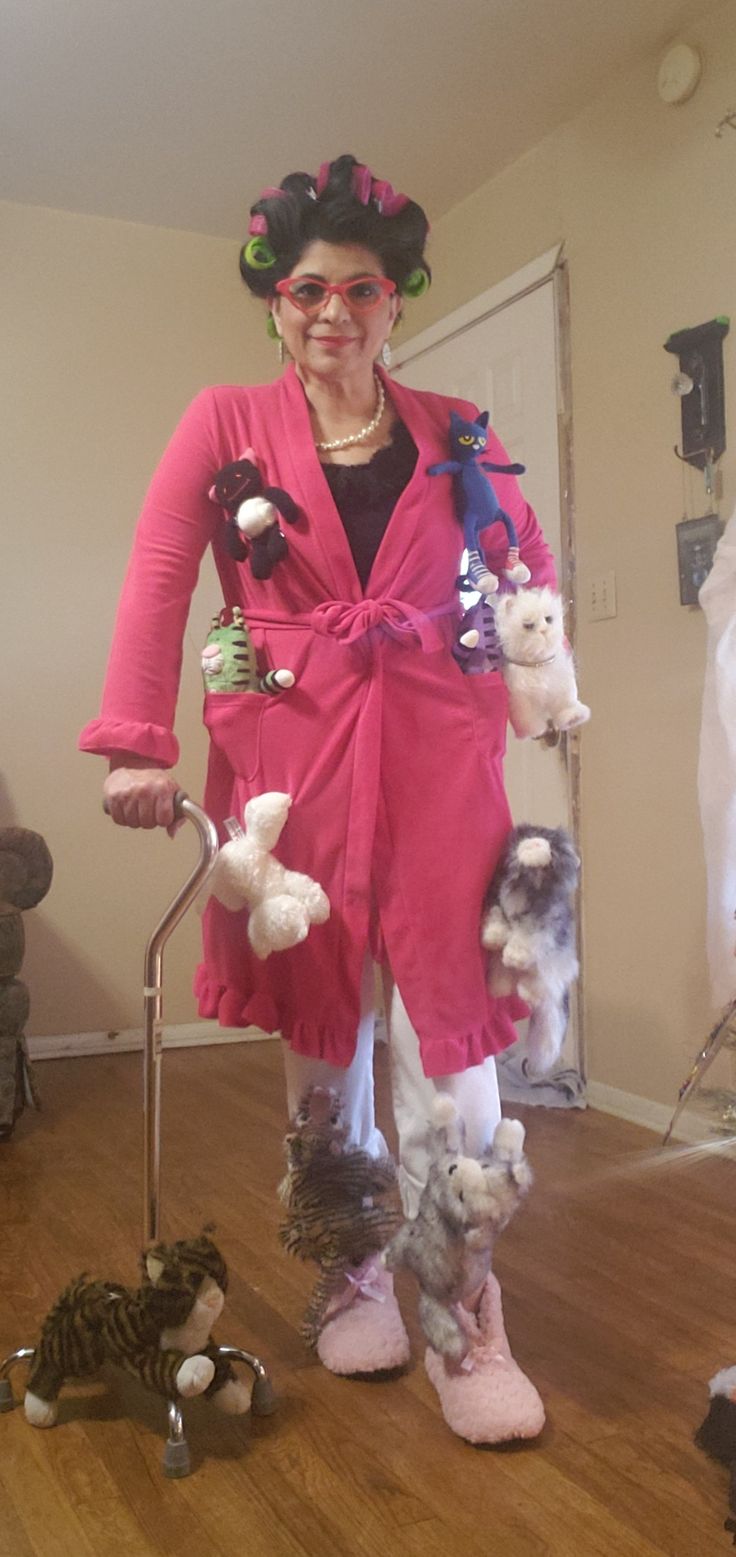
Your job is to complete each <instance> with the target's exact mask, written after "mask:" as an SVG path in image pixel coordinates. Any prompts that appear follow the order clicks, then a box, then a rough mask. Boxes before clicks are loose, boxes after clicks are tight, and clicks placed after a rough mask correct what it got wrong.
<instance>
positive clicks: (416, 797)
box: [80, 367, 554, 1076]
mask: <svg viewBox="0 0 736 1557" xmlns="http://www.w3.org/2000/svg"><path fill="white" fill-rule="evenodd" d="M386 385H387V389H388V391H389V393H390V395H391V398H392V400H393V402H394V405H395V407H396V411H397V413H398V415H399V416H400V417H401V418H402V420H403V421H404V422H405V423H406V426H407V427H408V429H409V431H410V433H411V435H412V437H413V439H414V441H415V443H416V445H417V448H418V450H419V458H418V460H417V465H416V470H415V472H414V475H413V477H412V479H411V481H410V482H409V484H408V486H407V487H406V489H405V490H404V492H403V493H402V495H401V497H400V498H399V501H398V503H397V504H396V507H395V509H394V511H393V514H392V516H391V520H390V522H389V526H388V529H387V531H386V533H385V535H384V538H383V541H382V543H381V546H380V549H379V552H378V555H377V557H376V560H375V563H374V565H373V570H372V572H371V576H370V580H369V583H368V588H367V590H366V592H365V594H364V593H363V591H362V590H361V586H360V582H359V580H358V576H357V574H356V571H355V567H354V565H353V560H352V556H351V552H350V548H349V545H348V541H347V538H346V536H345V532H344V530H343V527H342V523H341V521H340V516H339V514H338V512H337V510H336V508H335V506H334V504H333V501H332V498H331V495H330V492H329V489H328V486H327V483H326V481H325V479H324V476H323V474H322V471H321V469H320V465H319V460H318V456H317V453H316V450H315V447H314V442H313V438H312V433H311V429H310V422H309V416H308V410H307V404H306V400H305V397H304V392H303V390H302V387H301V384H300V382H299V380H298V378H297V376H296V374H295V372H294V369H293V368H291V367H290V368H289V369H288V370H287V371H286V373H285V374H284V376H283V378H281V379H279V380H278V381H277V382H276V383H274V384H266V385H261V386H259V387H257V388H250V389H244V388H237V387H234V388H230V387H226V388H218V389H206V390H204V391H203V392H202V393H201V394H200V395H198V396H197V398H196V399H195V400H194V402H193V403H192V405H191V406H190V407H189V410H188V411H187V412H186V414H185V415H184V417H183V418H182V421H181V422H180V424H179V427H178V428H177V430H176V432H175V434H174V436H173V438H172V440H171V443H170V444H169V446H168V448H167V450H166V453H165V454H164V457H163V459H162V461H161V464H160V466H159V468H158V470H157V472H156V475H155V476H154V479H153V482H152V484H151V488H150V491H149V493H148V497H147V500H146V503H145V506H144V510H143V514H142V516H141V520H140V523H139V526H138V530H137V533H136V538H135V545H134V548H133V554H132V557H131V561H130V566H129V570H128V574H127V578H126V581H125V586H124V589H123V594H122V598H121V602H120V607H119V611H118V617H117V624H116V628H115V636H114V641H113V646H112V652H111V657H110V664H109V668H108V675H107V680H106V685H105V691H104V698H103V706H102V715H101V718H100V719H99V720H95V721H93V723H92V724H90V725H88V726H87V728H86V729H85V730H84V732H83V734H82V737H81V740H80V745H81V747H82V749H83V750H85V751H92V752H99V753H102V754H104V755H107V754H109V753H110V752H112V751H116V750H125V751H132V752H137V753H140V754H141V755H143V756H148V757H150V758H151V760H152V762H153V763H156V764H158V765H161V766H164V767H169V766H172V765H173V764H174V763H175V762H176V760H177V757H178V745H177V742H176V739H175V736H174V734H173V723H174V713H175V706H176V698H177V692H178V686H179V675H180V666H181V656H182V639H183V634H184V627H185V623H186V619H187V612H188V609H189V603H190V598H191V594H192V590H193V588H194V585H195V583H196V579H197V573H198V568H199V563H200V559H201V557H202V554H203V552H204V550H205V547H206V546H207V545H208V544H211V545H212V547H213V550H214V555H215V559H216V564H217V568H218V572H219V575H220V579H221V582H222V590H223V601H224V603H226V604H227V605H230V606H232V605H240V606H242V608H243V611H244V613H245V617H246V620H247V622H248V624H249V627H250V629H251V633H252V636H253V639H254V642H255V645H256V649H257V652H258V656H259V661H260V663H261V668H262V669H266V668H268V667H287V668H289V669H291V670H293V671H294V674H295V676H296V685H295V686H294V687H293V688H292V689H291V690H290V691H287V692H284V693H281V694H279V695H276V696H268V695H258V694H255V693H249V692H240V693H217V692H210V693H207V694H206V695H205V700H204V719H205V723H206V725H207V728H208V730H209V732H210V737H211V748H210V761H209V767H208V775H207V786H206V793H205V799H204V804H205V807H206V809H207V811H208V812H209V814H210V815H211V816H212V817H213V819H214V820H215V821H216V823H217V824H218V827H219V829H220V834H221V837H224V836H225V835H224V831H223V828H222V823H223V822H224V819H225V818H226V817H228V816H231V815H234V816H238V817H241V818H242V813H243V807H244V805H245V802H246V800H247V799H248V798H249V796H251V795H256V794H259V793H262V792H263V791H264V790H272V789H276V790H286V791H287V792H288V793H289V794H290V795H291V796H292V797H293V805H292V808H291V811H290V814H289V819H288V821H287V824H286V828H285V829H284V832H283V834H282V837H281V840H280V842H279V845H278V850H277V853H278V856H279V858H280V859H281V860H282V862H283V863H284V864H285V865H287V866H288V867H290V868H292V869H295V870H302V871H306V872H307V874H308V875H310V876H313V877H315V878H316V880H318V881H319V882H320V883H321V884H322V886H323V887H324V888H325V891H326V892H327V894H328V896H329V899H330V903H331V908H332V912H331V916H330V919H329V921H328V922H327V924H324V925H320V926H314V927H313V928H312V929H311V930H310V933H309V936H308V938H307V940H306V941H304V942H303V943H302V944H301V945H300V946H297V947H294V948H293V949H292V950H290V951H286V952H279V953H275V954H274V955H272V956H271V957H269V958H268V959H267V960H266V961H265V962H259V961H257V960H256V959H255V958H254V956H253V954H252V952H251V950H250V946H249V942H248V939H247V936H246V922H247V919H246V915H245V913H238V914H232V913H230V912H228V911H227V910H226V909H224V908H222V907H221V905H220V904H219V903H217V902H214V901H212V902H211V903H210V905H209V907H208V909H207V912H206V915H205V923H204V961H203V963H202V964H201V966H200V967H199V969H198V970H197V975H196V982H195V989H196V993H197V996H198V999H199V1009H200V1013H201V1014H202V1015H203V1016H206V1017H219V1020H220V1022H221V1023H223V1024H224V1025H228V1026H238V1025H247V1024H249V1023H251V1022H252V1023H255V1024H257V1025H258V1026H260V1027H263V1028H265V1029H266V1030H267V1031H273V1030H276V1029H280V1030H281V1031H282V1032H283V1034H284V1036H285V1037H286V1038H287V1039H288V1041H289V1042H290V1043H291V1045H292V1046H293V1047H294V1048H295V1049H297V1050H298V1051H299V1052H301V1053H303V1054H307V1055H310V1056H321V1057H323V1058H325V1059H327V1060H329V1061H331V1062H332V1063H333V1064H336V1065H340V1066H346V1065H349V1063H350V1061H351V1059H352V1056H353V1053H354V1049H355V1041H356V1029H357V1025H358V1018H359V991H360V983H361V972H362V968H363V964H364V960H365V956H366V951H367V948H368V947H369V946H370V947H371V948H372V950H373V952H374V955H375V956H376V957H377V958H379V959H381V958H386V959H387V960H388V962H389V964H390V966H391V969H392V972H393V975H394V978H395V979H396V982H397V984H398V986H399V988H400V990H401V993H402V995H403V998H404V1001H405V1003H406V1007H407V1010H408V1013H409V1016H410V1018H411V1021H412V1023H413V1025H414V1027H415V1028H416V1031H417V1033H418V1034H419V1040H420V1044H421V1053H422V1061H423V1065H424V1069H425V1072H426V1074H427V1075H428V1076H437V1075H447V1074H451V1073H453V1072H457V1071H462V1070H465V1069H466V1068H467V1066H469V1065H477V1064H479V1063H480V1061H481V1060H482V1059H483V1058H484V1057H485V1056H486V1055H488V1054H494V1053H497V1052H498V1051H499V1050H501V1049H503V1048H505V1047H506V1046H507V1045H508V1044H510V1043H512V1042H513V1040H514V1038H515V1032H514V1028H513V1025H512V1017H513V1016H514V1015H516V1016H517V1017H518V1015H520V1014H522V1013H523V1008H520V1007H519V1005H518V1003H517V1004H515V1003H513V1002H512V1001H510V1000H494V999H493V998H492V997H491V996H490V995H489V993H488V990H487V988H486V981H485V954H484V952H483V951H482V948H481V945H480V939H479V925H480V914H481V904H482V901H483V895H484V892H485V890H486V887H487V885H488V882H489V880H490V877H491V875H492V873H493V870H494V867H495V864H496V861H497V859H498V855H499V852H500V849H501V846H502V844H503V841H504V838H505V836H506V834H507V832H508V829H509V826H510V814H509V808H508V803H507V800H506V795H505V792H504V787H503V773H502V764H503V754H504V749H505V738H506V710H507V696H506V690H505V687H504V684H503V681H502V679H501V676H500V675H499V674H498V673H495V672H494V673H490V674H488V675H472V676H464V675H463V674H462V672H461V671H460V669H459V667H458V666H457V664H456V663H455V661H454V659H453V657H452V654H451V653H450V645H451V644H452V642H453V639H454V635H455V632H456V629H457V622H458V618H459V601H458V595H457V591H456V588H455V579H456V575H457V571H458V564H459V560H460V555H461V549H462V531H461V528H460V525H459V524H458V520H457V519H456V517H455V513H454V510H453V498H452V479H451V477H449V476H439V477H430V476H428V475H427V467H428V466H429V465H431V464H432V463H433V462H436V461H440V460H444V459H447V457H448V428H449V415H450V410H451V409H453V408H454V409H457V410H459V411H460V413H461V414H462V415H467V416H473V415H474V414H475V410H474V407H472V406H470V405H468V404H467V403H466V402H464V401H456V400H450V399H448V398H446V397H445V396H441V395H434V394H426V393H419V392H417V391H414V390H408V389H406V388H402V386H401V385H400V384H398V383H394V382H393V381H389V380H386ZM248 448H252V449H253V450H254V451H255V453H256V456H257V459H258V463H259V467H260V470H261V472H262V474H263V477H264V480H265V482H266V483H267V484H268V485H275V486H280V487H283V488H285V489H286V491H287V492H289V493H290V494H291V496H292V497H293V498H294V499H295V500H296V502H297V503H298V504H299V506H300V510H301V516H300V518H299V520H298V522H297V523H296V524H295V525H293V526H286V527H285V533H286V535H287V539H288V544H289V555H288V557H287V558H286V559H285V560H284V561H282V562H279V563H278V564H277V565H276V567H275V569H274V572H273V576H272V577H271V578H270V579H269V580H268V581H265V582H258V581H256V580H255V579H254V578H253V576H252V573H251V571H250V567H249V566H248V564H247V563H245V564H238V563H236V562H234V561H233V560H232V559H231V558H230V557H229V556H228V555H227V552H226V550H225V546H224V531H225V516H224V514H223V511H222V510H221V509H220V508H219V507H218V506H217V505H216V504H215V503H213V502H212V500H211V499H210V497H209V496H208V492H209V488H210V487H211V485H212V480H213V477H214V475H215V472H216V471H218V470H219V469H220V468H221V467H222V466H223V465H226V464H228V463H229V462H230V461H232V460H235V459H237V458H238V457H240V456H242V454H243V453H244V451H245V450H246V449H248ZM487 455H488V457H489V458H490V459H492V460H497V461H503V460H505V454H504V451H503V449H502V447H501V445H500V444H499V442H498V440H497V439H496V438H495V437H494V435H493V433H490V434H489V439H488V448H487ZM494 479H495V482H496V486H497V491H498V495H499V499H500V501H501V503H502V505H503V506H504V507H505V508H506V509H507V511H508V512H509V513H510V514H511V516H512V517H513V519H514V522H515V524H516V527H517V530H518V533H519V542H520V547H521V553H522V556H523V558H524V560H525V561H526V563H527V564H528V566H529V568H530V569H531V572H532V582H533V583H535V584H542V583H554V563H553V560H552V555H551V553H550V551H549V548H548V547H547V545H546V543H545V541H544V538H543V536H542V533H541V531H540V529H539V526H538V524H537V521H536V519H535V517H534V515H533V513H532V511H531V509H530V508H529V506H528V504H527V503H526V502H525V501H524V499H523V497H522V495H521V493H520V491H519V488H518V487H517V485H516V482H515V481H514V480H513V478H510V477H504V476H498V477H496V478H494ZM486 539H487V541H488V545H487V547H486V555H487V557H488V561H489V564H490V566H491V567H492V568H494V570H495V571H500V569H501V567H502V565H503V557H504V543H505V532H504V530H503V527H502V526H501V525H500V524H497V525H495V526H494V527H493V528H492V529H490V530H489V531H488V532H487V535H486ZM497 548H500V549H497ZM222 603H223V602H221V601H218V600H213V602H212V608H213V612H214V611H215V610H217V609H218V608H219V606H220V605H221V604H222ZM520 820H521V819H520ZM524 820H533V818H528V819H527V818H524Z"/></svg>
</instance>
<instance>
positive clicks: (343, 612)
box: [243, 595, 459, 654]
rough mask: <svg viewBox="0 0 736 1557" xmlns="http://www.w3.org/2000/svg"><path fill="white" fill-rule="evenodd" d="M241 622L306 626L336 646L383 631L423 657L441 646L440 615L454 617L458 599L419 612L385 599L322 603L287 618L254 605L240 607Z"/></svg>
mask: <svg viewBox="0 0 736 1557" xmlns="http://www.w3.org/2000/svg"><path fill="white" fill-rule="evenodd" d="M243 612H244V615H245V619H246V621H247V623H248V625H249V626H250V627H265V628H268V627H281V628H283V627H287V628H288V627H295V628H299V627H301V628H304V627H309V628H311V629H312V631H313V632H315V633H319V634H320V635H321V636H322V637H324V638H334V639H336V641H337V642H338V643H357V642H358V641H359V640H360V639H361V638H365V637H366V636H367V634H368V633H370V632H373V631H374V630H376V629H380V630H381V631H382V632H385V633H386V634H387V635H388V636H389V637H390V638H394V639H396V641H397V642H398V643H405V644H410V643H414V644H420V645H421V647H422V649H423V650H424V653H425V654H431V653H432V651H433V650H435V649H441V648H443V646H444V639H443V636H442V633H441V632H440V629H439V627H438V625H437V621H436V618H437V617H440V616H453V617H456V618H457V617H458V614H459V613H458V599H457V595H454V596H453V598H452V599H451V600H446V601H444V602H443V603H442V604H441V605H438V606H434V607H431V608H430V609H429V610H428V611H420V610H419V609H418V608H417V607H416V606H411V605H409V604H408V603H407V602H406V601H405V600H394V599H392V598H391V597H390V596H385V597H383V598H382V599H378V600H358V601H356V602H353V601H349V600H323V601H321V602H320V604H319V605H318V606H315V608H314V610H313V611H303V612H300V611H296V612H294V613H293V614H291V615H289V614H288V613H287V612H285V611H284V612H282V611H269V610H264V609H262V608H259V607H258V606H250V605H246V606H243Z"/></svg>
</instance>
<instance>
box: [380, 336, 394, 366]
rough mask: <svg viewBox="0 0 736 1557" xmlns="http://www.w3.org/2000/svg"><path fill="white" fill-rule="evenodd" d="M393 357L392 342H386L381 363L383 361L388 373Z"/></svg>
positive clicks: (382, 348)
mask: <svg viewBox="0 0 736 1557" xmlns="http://www.w3.org/2000/svg"><path fill="white" fill-rule="evenodd" d="M391 355H392V353H391V345H390V342H389V341H384V343H383V345H382V347H381V361H382V363H383V366H384V368H385V369H386V371H387V372H388V369H389V368H390V366H391Z"/></svg>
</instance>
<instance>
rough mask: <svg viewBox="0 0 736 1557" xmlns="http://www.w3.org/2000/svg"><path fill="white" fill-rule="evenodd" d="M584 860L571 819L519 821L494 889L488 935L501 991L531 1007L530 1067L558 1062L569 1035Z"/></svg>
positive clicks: (494, 984) (493, 983) (484, 928)
mask: <svg viewBox="0 0 736 1557" xmlns="http://www.w3.org/2000/svg"><path fill="white" fill-rule="evenodd" d="M579 870H580V860H579V859H578V856H577V854H576V852H575V849H574V847H573V843H572V839H571V838H570V836H569V834H568V833H566V832H565V829H564V827H531V826H528V825H523V826H521V827H515V828H514V829H513V830H512V832H511V833H510V834H509V836H508V839H507V841H506V845H505V848H504V851H503V853H502V855H501V858H500V860H499V862H498V866H497V868H496V872H495V875H494V877H493V880H492V882H491V885H490V887H489V889H488V892H487V894H486V900H485V905H484V912H483V920H482V924H481V941H482V943H483V945H484V946H486V947H487V948H488V949H489V951H490V952H491V962H490V972H489V980H488V982H489V987H490V990H491V993H492V994H494V995H510V994H518V995H520V996H521V999H522V1000H525V1001H526V1003H527V1005H529V1006H530V1007H531V1016H530V1018H529V1030H528V1034H527V1053H528V1059H529V1065H530V1068H531V1069H532V1070H533V1071H534V1072H536V1073H537V1074H540V1075H541V1074H543V1073H544V1072H545V1071H548V1070H550V1069H551V1067H552V1066H553V1065H554V1063H555V1060H556V1059H557V1058H558V1056H559V1053H560V1050H561V1048H562V1043H563V1039H564V1037H565V1029H566V1027H567V1018H568V1011H569V998H568V989H569V986H570V984H571V983H572V980H573V979H574V978H575V977H576V976H577V972H578V959H577V956H576V954H575V917H574V912H573V895H574V892H575V889H576V886H577V881H578V873H579Z"/></svg>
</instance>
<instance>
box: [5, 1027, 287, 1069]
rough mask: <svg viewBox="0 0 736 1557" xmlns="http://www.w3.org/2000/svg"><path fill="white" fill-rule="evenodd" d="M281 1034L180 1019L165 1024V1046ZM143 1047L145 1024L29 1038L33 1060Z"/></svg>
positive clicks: (243, 1040)
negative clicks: (114, 1030) (102, 1030)
mask: <svg viewBox="0 0 736 1557" xmlns="http://www.w3.org/2000/svg"><path fill="white" fill-rule="evenodd" d="M277 1036H278V1034H274V1033H264V1032H263V1031H262V1029H261V1028H260V1027H218V1026H217V1023H216V1022H178V1023H173V1024H172V1025H171V1026H167V1027H164V1029H163V1033H162V1044H163V1047H164V1048H165V1049H189V1048H196V1047H199V1046H200V1045H202V1044H216V1043H262V1042H263V1041H264V1039H267V1038H273V1037H277ZM142 1048H143V1029H142V1028H141V1027H128V1028H121V1029H119V1030H118V1031H117V1032H107V1033H105V1032H101V1033H51V1034H49V1035H47V1036H46V1037H42V1038H29V1039H28V1052H29V1054H30V1057H31V1059H32V1060H60V1059H65V1060H69V1059H82V1058H84V1057H85V1056H86V1055H92V1054H127V1053H130V1052H131V1051H133V1050H135V1049H142Z"/></svg>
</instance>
